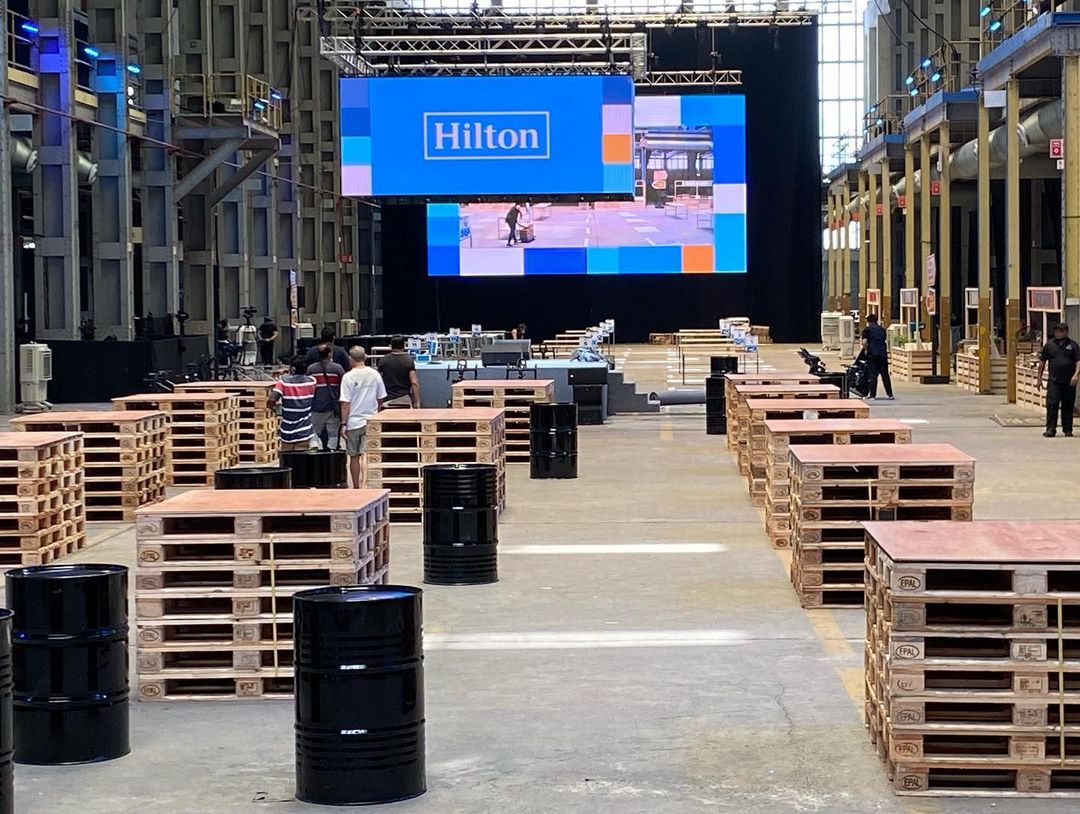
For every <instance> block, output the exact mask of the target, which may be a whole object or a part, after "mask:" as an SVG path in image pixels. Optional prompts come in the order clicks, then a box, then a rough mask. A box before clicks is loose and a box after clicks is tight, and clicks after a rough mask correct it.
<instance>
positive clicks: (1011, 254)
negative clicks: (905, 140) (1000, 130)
mask: <svg viewBox="0 0 1080 814" xmlns="http://www.w3.org/2000/svg"><path fill="white" fill-rule="evenodd" d="M1005 90H1006V103H1005V138H1006V142H1005V143H1006V147H1007V149H1008V153H1007V155H1006V158H1005V250H1006V252H1007V253H1008V254H1007V263H1008V272H1009V275H1008V277H1009V279H1008V288H1007V290H1006V299H1005V343H1006V348H1008V353H1009V372H1008V376H1007V379H1006V381H1007V384H1006V387H1007V390H1006V393H1007V397H1008V401H1009V402H1010V403H1015V402H1016V335H1017V333H1018V332H1019V331H1020V296H1021V293H1020V136H1019V134H1018V132H1017V128H1018V126H1019V124H1020V80H1018V79H1012V80H1010V81H1009V83H1008V85H1006V88H1005Z"/></svg>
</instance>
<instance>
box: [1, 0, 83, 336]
mask: <svg viewBox="0 0 1080 814" xmlns="http://www.w3.org/2000/svg"><path fill="white" fill-rule="evenodd" d="M71 11H72V4H71V2H70V0H41V2H39V3H38V13H39V15H40V19H39V20H38V25H39V26H40V28H41V33H40V35H39V36H38V43H39V49H38V79H39V81H40V91H39V99H40V101H41V105H42V107H43V108H46V109H45V110H41V111H39V112H38V114H37V115H36V116H35V117H34V118H35V121H34V136H35V139H34V140H35V142H36V143H37V145H38V152H39V157H40V164H39V165H38V169H37V172H35V173H34V223H35V228H36V229H37V231H38V234H39V235H40V238H39V239H38V240H37V241H36V242H37V250H36V251H35V252H34V277H35V283H36V286H37V295H36V297H35V302H36V308H35V314H34V332H35V335H36V336H37V337H38V338H39V339H77V338H78V337H79V323H80V322H81V321H82V301H81V294H80V286H79V282H80V281H79V231H78V220H79V182H78V176H77V170H76V155H75V129H74V125H73V124H72V122H71V119H70V118H68V116H70V115H72V114H73V113H74V112H75V68H74V62H75V59H76V56H77V54H76V48H77V44H76V42H75V34H74V31H73V28H72V18H71ZM84 58H87V59H89V58H88V57H84ZM49 110H57V111H62V113H50V112H48V111H49ZM0 171H2V172H9V171H10V170H9V169H8V167H3V168H0ZM0 228H5V229H6V228H7V224H0Z"/></svg>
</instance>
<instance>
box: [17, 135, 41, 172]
mask: <svg viewBox="0 0 1080 814" xmlns="http://www.w3.org/2000/svg"><path fill="white" fill-rule="evenodd" d="M37 165H38V151H37V150H35V149H34V145H33V144H32V143H31V141H30V139H28V138H22V137H21V136H12V137H11V171H12V172H33V171H34V170H35V169H36V168H37Z"/></svg>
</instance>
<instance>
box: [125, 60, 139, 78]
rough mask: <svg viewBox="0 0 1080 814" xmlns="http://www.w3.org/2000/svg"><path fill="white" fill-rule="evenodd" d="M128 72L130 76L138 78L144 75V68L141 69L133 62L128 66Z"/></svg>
mask: <svg viewBox="0 0 1080 814" xmlns="http://www.w3.org/2000/svg"><path fill="white" fill-rule="evenodd" d="M127 71H128V73H130V74H134V75H135V76H138V75H139V74H141V73H142V68H140V67H139V66H138V65H136V64H135V63H134V62H132V63H131V64H130V65H128V66H127Z"/></svg>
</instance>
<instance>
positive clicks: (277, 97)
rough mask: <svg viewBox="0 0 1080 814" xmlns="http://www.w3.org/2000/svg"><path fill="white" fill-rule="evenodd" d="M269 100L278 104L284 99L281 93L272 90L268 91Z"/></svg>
mask: <svg viewBox="0 0 1080 814" xmlns="http://www.w3.org/2000/svg"><path fill="white" fill-rule="evenodd" d="M270 98H271V99H273V100H274V101H275V102H280V101H281V100H282V99H284V98H285V97H284V96H282V95H281V91H277V90H272V91H270Z"/></svg>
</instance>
